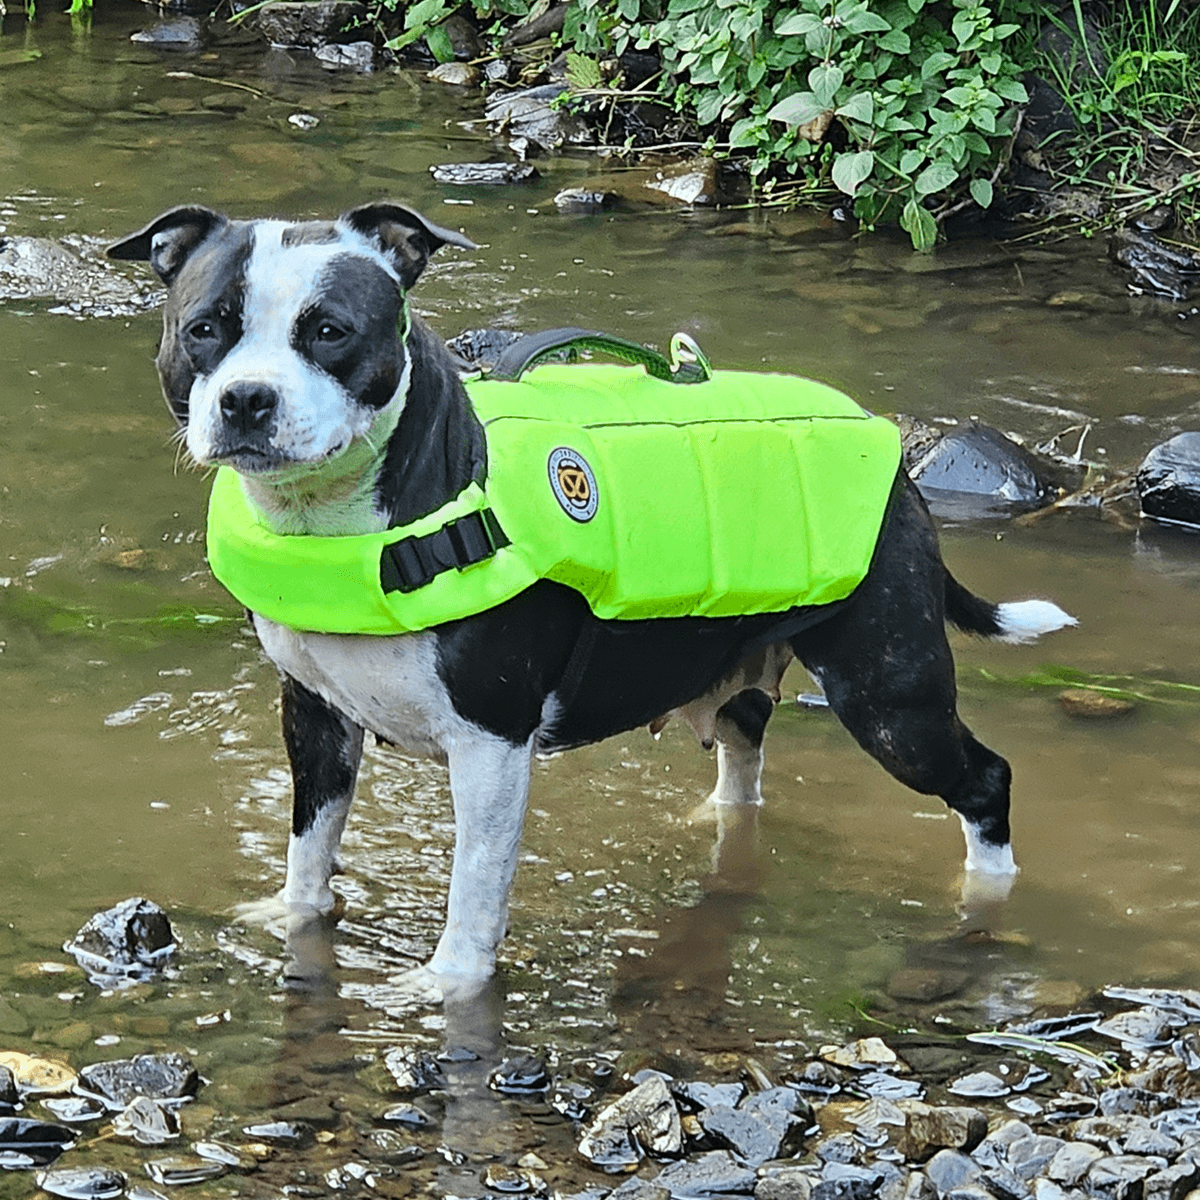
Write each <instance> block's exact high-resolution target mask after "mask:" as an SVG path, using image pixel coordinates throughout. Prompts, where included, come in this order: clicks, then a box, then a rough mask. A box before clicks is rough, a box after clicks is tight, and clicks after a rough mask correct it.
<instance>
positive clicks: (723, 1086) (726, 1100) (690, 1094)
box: [668, 1079, 746, 1113]
mask: <svg viewBox="0 0 1200 1200" xmlns="http://www.w3.org/2000/svg"><path fill="white" fill-rule="evenodd" d="M668 1086H669V1087H670V1089H671V1095H672V1096H674V1097H675V1102H676V1103H677V1104H678V1105H679V1107H680V1108H681V1109H682V1110H683V1111H685V1112H693V1113H697V1112H700V1110H701V1109H705V1108H737V1106H738V1105H739V1104H741V1102H742V1101H743V1100H744V1099H745V1098H746V1085H745V1084H744V1083H688V1082H685V1081H683V1080H675V1079H672V1080H671V1081H670V1084H669V1085H668Z"/></svg>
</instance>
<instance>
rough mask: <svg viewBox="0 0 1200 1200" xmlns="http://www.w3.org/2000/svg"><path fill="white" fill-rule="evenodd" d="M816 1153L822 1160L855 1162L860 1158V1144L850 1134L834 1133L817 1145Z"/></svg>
mask: <svg viewBox="0 0 1200 1200" xmlns="http://www.w3.org/2000/svg"><path fill="white" fill-rule="evenodd" d="M816 1155H817V1157H818V1158H819V1159H820V1160H821V1161H822V1162H837V1163H855V1162H858V1160H859V1159H860V1158H862V1146H861V1145H860V1144H859V1142H858V1141H857V1139H855V1138H854V1137H852V1136H851V1135H850V1134H848V1133H836V1134H834V1136H833V1137H828V1138H825V1140H824V1141H822V1142H820V1143H819V1144H818V1145H817V1147H816Z"/></svg>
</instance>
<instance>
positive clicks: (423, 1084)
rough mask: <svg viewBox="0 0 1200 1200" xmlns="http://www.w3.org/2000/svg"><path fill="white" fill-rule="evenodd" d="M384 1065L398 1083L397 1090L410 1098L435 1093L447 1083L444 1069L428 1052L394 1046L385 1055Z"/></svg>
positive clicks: (409, 1047)
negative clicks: (423, 1093)
mask: <svg viewBox="0 0 1200 1200" xmlns="http://www.w3.org/2000/svg"><path fill="white" fill-rule="evenodd" d="M383 1065H384V1066H385V1067H387V1069H388V1071H389V1072H390V1073H391V1076H392V1078H393V1079H394V1080H395V1081H396V1088H397V1090H399V1091H400V1092H403V1093H404V1094H405V1095H408V1096H415V1095H417V1094H419V1093H420V1092H430V1091H433V1090H434V1089H435V1088H440V1087H443V1086H444V1085H445V1082H446V1080H445V1076H444V1075H443V1074H442V1068H441V1067H440V1066H438V1063H437V1060H436V1059H435V1058H434V1057H433V1055H432V1054H430V1053H429V1051H428V1050H414V1049H413V1048H412V1047H411V1046H394V1047H393V1048H392V1049H391V1050H389V1051H388V1052H387V1054H385V1055H384V1058H383Z"/></svg>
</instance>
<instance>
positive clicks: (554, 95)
mask: <svg viewBox="0 0 1200 1200" xmlns="http://www.w3.org/2000/svg"><path fill="white" fill-rule="evenodd" d="M567 90H568V89H567V88H566V87H565V86H563V85H559V84H545V85H543V86H542V87H534V88H525V89H524V90H522V91H518V92H500V93H496V94H494V95H492V96H490V97H488V100H487V102H486V104H485V105H484V117H485V119H486V120H487V123H488V126H489V128H490V129H491V130H492V132H493V133H498V134H504V135H505V136H506V137H508V138H509V139H510V140H512V139H516V138H523V139H524V140H525V141H526V142H529V143H531V144H533V145H535V146H540V147H541V148H542V149H544V150H557V149H559V148H561V147H562V146H584V145H589V144H590V143H592V142H594V141H595V140H596V139H595V135H594V134H593V132H592V130H591V129H590V128H589V127H588V125H587V123H586V122H585V121H584V120H583V119H582V118H581V117H579V116H578V115H576V114H575V113H572V112H568V111H567V110H566V109H560V108H556V107H554V102H555V101H556V100H557V99H558V98H559V97H560V96H561V95H563V93H564V92H566V91H567Z"/></svg>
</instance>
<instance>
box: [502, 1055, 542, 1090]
mask: <svg viewBox="0 0 1200 1200" xmlns="http://www.w3.org/2000/svg"><path fill="white" fill-rule="evenodd" d="M551 1083H552V1080H551V1078H550V1072H549V1071H548V1070H547V1069H546V1064H545V1062H544V1061H543V1060H542V1059H540V1058H537V1057H536V1056H534V1055H532V1054H522V1055H521V1056H520V1057H518V1058H506V1059H505V1060H504V1061H503V1062H502V1063H501V1064H500V1065H499V1066H498V1067H497V1068H496V1069H495V1070H494V1071H493V1072H492V1073H491V1074H490V1075H489V1076H488V1086H489V1087H491V1088H494V1089H495V1090H496V1091H498V1092H503V1093H504V1094H505V1095H508V1096H527V1095H530V1094H531V1093H534V1092H545V1091H548V1090H549V1088H550V1085H551Z"/></svg>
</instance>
